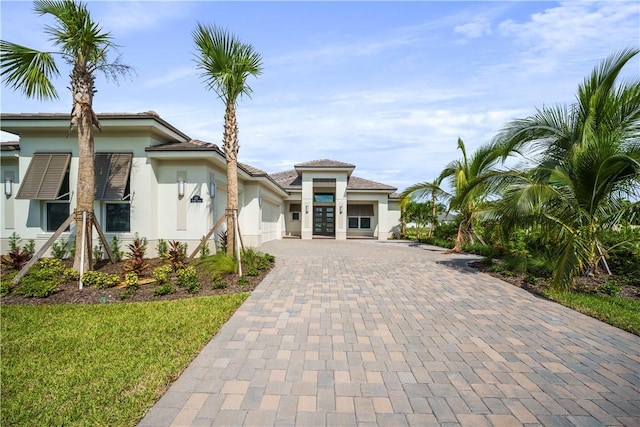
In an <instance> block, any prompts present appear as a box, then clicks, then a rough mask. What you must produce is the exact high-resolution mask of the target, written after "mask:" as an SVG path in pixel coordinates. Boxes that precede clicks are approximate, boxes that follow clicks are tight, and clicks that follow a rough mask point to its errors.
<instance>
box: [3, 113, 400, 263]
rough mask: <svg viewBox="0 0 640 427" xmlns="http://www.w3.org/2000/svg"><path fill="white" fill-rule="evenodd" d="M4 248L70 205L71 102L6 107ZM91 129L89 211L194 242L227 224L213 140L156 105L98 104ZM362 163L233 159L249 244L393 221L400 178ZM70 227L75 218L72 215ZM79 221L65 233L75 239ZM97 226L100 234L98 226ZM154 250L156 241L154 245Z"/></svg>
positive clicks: (52, 227)
mask: <svg viewBox="0 0 640 427" xmlns="http://www.w3.org/2000/svg"><path fill="white" fill-rule="evenodd" d="M0 119H1V128H2V130H3V131H6V132H10V133H12V134H15V135H17V136H19V142H3V143H2V151H1V163H0V177H1V178H2V181H3V188H4V196H3V197H1V198H0V212H1V213H2V215H1V218H2V223H1V224H0V227H1V230H2V239H1V242H0V243H1V250H2V252H3V253H4V252H6V251H7V250H8V238H9V236H10V235H11V234H12V233H13V232H15V233H17V234H18V235H19V236H20V237H21V238H22V239H23V241H27V240H30V239H34V240H35V241H36V247H40V246H41V245H43V244H44V243H45V242H46V241H47V240H48V239H49V237H50V236H51V235H52V234H53V233H54V232H55V231H56V230H57V229H58V228H59V226H60V225H61V224H62V223H63V222H64V221H65V219H66V218H67V217H68V216H69V215H70V214H71V213H72V212H73V211H74V209H75V197H74V196H75V194H74V193H75V188H76V186H77V180H78V173H77V171H78V142H77V136H76V133H75V132H71V133H70V132H69V116H68V115H64V114H2V115H0ZM99 119H100V122H101V125H102V130H101V131H96V132H95V135H94V136H95V143H94V150H95V182H96V183H95V204H94V213H95V215H96V219H97V220H98V222H99V223H100V225H101V228H102V229H103V231H104V232H105V234H106V235H107V238H108V239H109V240H110V239H111V238H112V236H113V235H117V236H118V237H119V239H120V240H121V242H123V247H124V245H125V244H126V243H128V242H129V241H131V240H132V239H133V238H134V236H135V234H136V233H137V234H138V235H139V236H142V237H146V238H147V240H148V241H149V250H150V251H153V249H154V248H155V244H156V243H157V242H158V240H160V239H163V240H167V241H169V240H178V241H181V242H186V243H188V245H189V247H190V248H189V249H190V250H191V249H192V248H195V247H196V246H197V245H198V243H199V242H200V241H201V239H202V238H203V237H204V236H205V235H207V234H208V233H209V231H210V230H211V229H212V227H214V225H216V224H218V226H217V228H216V232H215V233H214V234H213V237H212V238H211V245H213V244H214V241H215V236H216V234H218V232H220V231H223V230H224V229H225V227H226V222H225V221H220V219H221V218H222V217H223V216H224V215H225V209H226V202H227V201H226V190H227V188H226V161H225V157H224V153H223V152H222V151H221V150H220V148H218V147H217V146H216V145H214V144H209V143H205V142H202V141H197V140H192V139H191V138H189V137H188V136H187V135H186V134H184V133H183V132H182V131H180V130H178V129H176V128H175V127H173V126H172V125H171V124H169V123H167V122H166V121H164V120H163V119H162V118H160V117H159V116H158V115H157V114H156V113H154V112H147V113H139V114H104V115H99ZM354 169H355V166H354V165H352V164H348V163H342V162H337V161H332V160H316V161H311V162H307V163H301V164H298V165H295V166H294V169H293V170H291V171H286V172H280V173H276V174H272V175H269V174H267V173H266V172H264V171H261V170H259V169H256V168H254V167H251V166H249V165H245V164H239V167H238V182H239V185H238V191H239V211H238V223H239V227H240V233H241V236H242V241H243V244H244V245H245V246H249V247H258V246H260V245H261V244H262V243H264V242H267V241H270V240H275V239H281V238H287V237H292V238H302V239H313V238H321V237H324V238H335V239H347V238H375V239H380V240H386V239H388V238H389V237H392V236H393V235H395V233H397V230H398V226H399V222H400V210H399V209H400V208H399V203H398V198H397V194H395V193H394V191H395V188H393V187H390V186H387V185H384V184H380V183H376V182H373V181H369V180H364V179H362V178H357V177H355V176H353V175H352V172H353V170H354ZM71 227H74V225H73V224H72V226H71ZM72 231H73V230H67V231H65V232H64V233H63V234H62V236H61V238H62V239H69V238H70V237H71V238H73V237H72V236H73V235H74V234H73V233H72ZM96 237H97V236H96ZM150 254H151V255H150V256H152V254H153V252H150Z"/></svg>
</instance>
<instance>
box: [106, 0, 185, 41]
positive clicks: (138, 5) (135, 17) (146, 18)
mask: <svg viewBox="0 0 640 427" xmlns="http://www.w3.org/2000/svg"><path fill="white" fill-rule="evenodd" d="M98 4H99V5H101V7H100V8H97V7H96V11H97V12H98V14H97V16H98V22H100V23H101V24H102V25H103V28H105V29H107V30H108V31H111V32H113V33H114V34H116V35H117V36H125V35H128V34H130V33H136V32H138V33H141V32H144V31H145V30H148V29H151V28H154V27H157V26H159V25H161V24H162V23H165V22H168V21H171V20H174V19H176V18H177V17H180V16H185V15H187V14H188V12H189V10H190V9H191V5H190V4H189V2H182V1H177V2H176V1H154V2H153V3H151V2H148V1H124V2H122V1H118V2H105V3H98ZM150 5H152V6H153V7H149V6H150Z"/></svg>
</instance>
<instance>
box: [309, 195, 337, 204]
mask: <svg viewBox="0 0 640 427" xmlns="http://www.w3.org/2000/svg"><path fill="white" fill-rule="evenodd" d="M334 200H335V199H334V196H333V193H315V194H314V195H313V201H314V202H316V203H333V201H334Z"/></svg>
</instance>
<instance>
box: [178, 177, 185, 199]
mask: <svg viewBox="0 0 640 427" xmlns="http://www.w3.org/2000/svg"><path fill="white" fill-rule="evenodd" d="M182 196H184V179H179V180H178V197H182Z"/></svg>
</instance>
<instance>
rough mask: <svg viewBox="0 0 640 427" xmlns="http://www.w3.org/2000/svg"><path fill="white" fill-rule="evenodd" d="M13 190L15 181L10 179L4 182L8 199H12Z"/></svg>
mask: <svg viewBox="0 0 640 427" xmlns="http://www.w3.org/2000/svg"><path fill="white" fill-rule="evenodd" d="M12 190H13V181H12V180H10V179H9V178H7V179H5V180H4V195H5V196H7V197H11V193H12Z"/></svg>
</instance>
